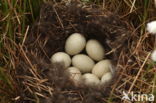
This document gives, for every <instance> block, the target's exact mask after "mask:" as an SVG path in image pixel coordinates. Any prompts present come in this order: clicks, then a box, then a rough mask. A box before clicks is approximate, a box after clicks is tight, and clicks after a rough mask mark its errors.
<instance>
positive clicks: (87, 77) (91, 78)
mask: <svg viewBox="0 0 156 103" xmlns="http://www.w3.org/2000/svg"><path fill="white" fill-rule="evenodd" d="M82 79H83V80H84V84H85V85H87V86H94V85H98V84H99V83H100V80H99V78H98V77H97V76H96V75H94V74H91V73H86V74H84V75H82Z"/></svg>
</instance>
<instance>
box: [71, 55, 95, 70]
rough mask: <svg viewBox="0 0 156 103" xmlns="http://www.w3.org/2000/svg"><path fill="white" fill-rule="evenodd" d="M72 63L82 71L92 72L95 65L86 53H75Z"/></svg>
mask: <svg viewBox="0 0 156 103" xmlns="http://www.w3.org/2000/svg"><path fill="white" fill-rule="evenodd" d="M72 64H73V66H74V67H77V68H78V69H79V70H80V71H81V72H82V73H86V72H91V71H92V68H93V66H94V65H95V63H94V61H93V60H92V59H91V58H90V57H88V56H87V55H84V54H78V55H75V56H74V57H73V58H72Z"/></svg>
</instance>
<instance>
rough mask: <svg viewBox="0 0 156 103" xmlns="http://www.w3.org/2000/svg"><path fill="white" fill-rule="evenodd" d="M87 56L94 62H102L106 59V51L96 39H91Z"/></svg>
mask: <svg viewBox="0 0 156 103" xmlns="http://www.w3.org/2000/svg"><path fill="white" fill-rule="evenodd" d="M86 52H87V54H88V55H89V56H90V57H91V58H92V59H94V60H96V61H100V60H102V59H103V58H104V55H105V51H104V48H103V46H102V45H101V44H100V43H99V42H98V41H97V40H94V39H91V40H89V41H88V42H87V44H86Z"/></svg>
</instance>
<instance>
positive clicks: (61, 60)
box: [51, 52, 71, 68]
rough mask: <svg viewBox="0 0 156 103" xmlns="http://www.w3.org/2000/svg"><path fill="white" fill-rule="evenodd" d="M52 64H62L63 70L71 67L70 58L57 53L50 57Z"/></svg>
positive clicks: (64, 54)
mask: <svg viewBox="0 0 156 103" xmlns="http://www.w3.org/2000/svg"><path fill="white" fill-rule="evenodd" d="M51 62H52V63H63V64H64V66H65V68H67V67H69V66H70V65H71V58H70V56H69V55H68V54H67V53H64V52H57V53H55V54H54V55H52V57H51Z"/></svg>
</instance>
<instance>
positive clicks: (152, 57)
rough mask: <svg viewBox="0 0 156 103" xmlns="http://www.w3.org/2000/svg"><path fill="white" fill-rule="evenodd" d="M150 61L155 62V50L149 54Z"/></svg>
mask: <svg viewBox="0 0 156 103" xmlns="http://www.w3.org/2000/svg"><path fill="white" fill-rule="evenodd" d="M151 59H152V60H153V61H156V50H154V51H153V52H152V54H151Z"/></svg>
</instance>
